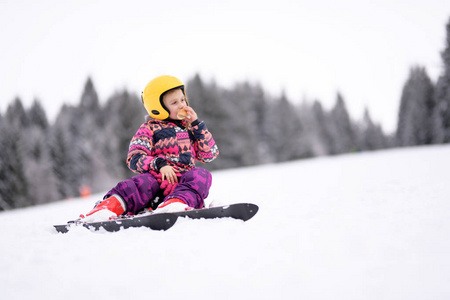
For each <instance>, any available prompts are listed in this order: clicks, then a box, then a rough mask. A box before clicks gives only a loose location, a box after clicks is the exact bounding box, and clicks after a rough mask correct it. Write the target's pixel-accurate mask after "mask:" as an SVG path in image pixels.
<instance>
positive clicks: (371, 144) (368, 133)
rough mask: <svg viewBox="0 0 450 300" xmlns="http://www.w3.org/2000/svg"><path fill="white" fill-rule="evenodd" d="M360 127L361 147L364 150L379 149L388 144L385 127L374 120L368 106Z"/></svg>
mask: <svg viewBox="0 0 450 300" xmlns="http://www.w3.org/2000/svg"><path fill="white" fill-rule="evenodd" d="M359 129H360V131H359V134H360V142H359V145H360V146H359V147H360V149H361V150H362V151H368V150H369V151H370V150H379V149H384V148H386V147H387V146H388V144H387V140H386V137H385V134H384V133H383V129H382V128H381V126H380V125H378V124H375V123H374V122H373V121H372V118H371V116H370V113H369V110H368V109H367V108H366V109H365V110H364V118H363V121H362V124H361V126H360V128H359Z"/></svg>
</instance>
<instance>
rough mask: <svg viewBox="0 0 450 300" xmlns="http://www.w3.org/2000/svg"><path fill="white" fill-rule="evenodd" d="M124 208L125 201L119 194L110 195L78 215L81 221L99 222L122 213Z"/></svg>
mask: <svg viewBox="0 0 450 300" xmlns="http://www.w3.org/2000/svg"><path fill="white" fill-rule="evenodd" d="M125 209H126V205H125V202H124V201H123V199H122V197H120V196H119V195H112V196H111V197H109V198H106V199H105V200H103V201H102V202H100V203H99V204H97V205H96V206H95V207H94V209H92V210H91V211H90V212H88V213H87V214H86V216H84V215H80V218H81V220H80V221H81V222H101V221H107V220H110V219H114V218H116V217H118V216H120V215H121V214H123V213H124V211H125Z"/></svg>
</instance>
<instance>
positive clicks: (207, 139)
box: [192, 121, 219, 163]
mask: <svg viewBox="0 0 450 300" xmlns="http://www.w3.org/2000/svg"><path fill="white" fill-rule="evenodd" d="M194 124H195V125H194ZM192 125H193V126H192V134H193V135H194V150H195V158H196V159H197V160H199V161H201V162H203V163H209V162H212V161H213V160H214V159H216V158H217V156H219V148H218V147H217V145H216V142H215V141H214V139H213V137H212V135H211V133H210V132H209V131H208V128H206V125H205V122H203V121H201V122H198V123H196V122H194V123H193V124H192Z"/></svg>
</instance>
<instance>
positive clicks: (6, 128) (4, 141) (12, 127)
mask: <svg viewBox="0 0 450 300" xmlns="http://www.w3.org/2000/svg"><path fill="white" fill-rule="evenodd" d="M0 121H1V124H0V131H1V135H0V149H1V151H0V205H1V206H2V208H3V209H8V208H16V207H24V206H28V205H30V204H32V200H31V198H30V193H29V190H30V188H29V182H28V180H27V176H26V175H25V174H26V173H25V172H26V170H27V167H28V166H27V160H26V155H27V151H26V148H25V145H24V139H25V138H26V135H25V130H24V129H25V128H26V126H28V125H29V119H28V116H27V114H26V112H25V109H24V107H23V105H22V101H21V100H20V99H19V98H16V99H15V100H14V102H13V103H12V104H11V105H9V106H8V108H7V110H6V115H5V117H3V118H1V120H0Z"/></svg>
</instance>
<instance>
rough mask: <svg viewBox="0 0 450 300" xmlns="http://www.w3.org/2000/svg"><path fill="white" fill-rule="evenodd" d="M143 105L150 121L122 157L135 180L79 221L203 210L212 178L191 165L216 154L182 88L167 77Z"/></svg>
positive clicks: (151, 87) (151, 88) (156, 82)
mask: <svg viewBox="0 0 450 300" xmlns="http://www.w3.org/2000/svg"><path fill="white" fill-rule="evenodd" d="M142 102H143V103H144V107H145V109H146V110H147V112H148V113H149V115H150V117H147V120H146V122H145V123H144V124H142V125H141V127H140V128H139V130H138V131H137V133H136V134H135V135H134V136H133V138H132V139H131V143H130V148H129V151H128V157H127V164H128V167H129V168H130V169H131V170H132V171H133V172H135V173H139V174H140V175H137V176H134V177H132V178H131V179H127V180H124V181H122V182H119V183H118V184H117V185H116V187H114V188H113V189H112V190H110V191H109V192H108V193H107V194H106V195H105V197H104V198H103V199H104V200H103V201H101V202H99V203H98V204H97V205H96V206H95V207H94V209H93V210H92V211H90V212H89V213H87V214H86V216H83V215H81V221H83V222H94V221H103V220H108V219H110V218H114V217H116V216H119V215H123V214H128V213H133V214H134V213H136V212H139V211H141V210H143V209H150V210H153V209H156V210H155V212H174V211H180V210H186V209H192V208H201V207H203V206H204V200H205V198H206V197H207V196H208V193H209V188H210V186H211V174H210V173H209V172H208V171H207V170H205V169H203V168H198V167H195V160H199V161H201V162H204V163H208V162H211V161H213V160H214V159H215V158H216V157H217V156H218V155H219V150H218V148H217V145H216V144H215V142H214V139H213V138H212V135H211V133H210V132H209V131H208V129H207V128H206V125H205V123H204V122H203V121H200V120H199V119H198V117H197V113H196V112H195V111H194V109H192V107H190V106H189V103H188V100H187V97H186V93H185V89H184V84H183V83H182V82H181V81H180V80H179V79H177V78H175V77H172V76H160V77H157V78H155V79H153V80H152V81H150V82H149V83H148V84H147V86H146V87H145V89H144V91H143V92H142ZM161 194H163V195H162V196H165V197H164V198H163V197H161V198H163V200H162V199H161V200H159V196H161ZM158 200H159V201H158ZM155 201H156V202H155Z"/></svg>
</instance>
